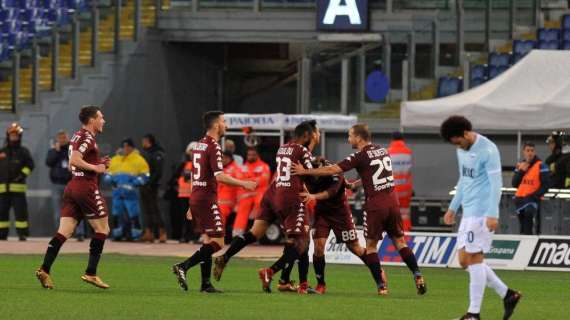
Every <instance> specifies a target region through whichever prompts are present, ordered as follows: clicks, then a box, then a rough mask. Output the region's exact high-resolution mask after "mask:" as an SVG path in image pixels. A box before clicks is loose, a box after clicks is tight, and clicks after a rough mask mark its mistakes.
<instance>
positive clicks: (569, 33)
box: [562, 29, 570, 41]
mask: <svg viewBox="0 0 570 320" xmlns="http://www.w3.org/2000/svg"><path fill="white" fill-rule="evenodd" d="M562 41H570V29H564V30H562Z"/></svg>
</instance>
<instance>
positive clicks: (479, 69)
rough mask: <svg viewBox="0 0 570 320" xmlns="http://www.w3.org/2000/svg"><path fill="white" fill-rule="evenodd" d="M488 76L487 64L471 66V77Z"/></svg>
mask: <svg viewBox="0 0 570 320" xmlns="http://www.w3.org/2000/svg"><path fill="white" fill-rule="evenodd" d="M486 76H487V65H484V64H476V65H474V66H472V67H471V75H470V79H471V80H473V79H475V78H485V77H486Z"/></svg>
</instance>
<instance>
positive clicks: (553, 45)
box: [537, 41, 560, 50]
mask: <svg viewBox="0 0 570 320" xmlns="http://www.w3.org/2000/svg"><path fill="white" fill-rule="evenodd" d="M537 48H538V49H543V50H558V49H559V48H560V42H558V41H539V42H538V46H537Z"/></svg>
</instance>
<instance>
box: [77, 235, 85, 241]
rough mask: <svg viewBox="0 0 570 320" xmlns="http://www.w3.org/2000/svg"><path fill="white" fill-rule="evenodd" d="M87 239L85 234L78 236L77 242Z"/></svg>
mask: <svg viewBox="0 0 570 320" xmlns="http://www.w3.org/2000/svg"><path fill="white" fill-rule="evenodd" d="M83 240H85V237H84V236H77V242H83Z"/></svg>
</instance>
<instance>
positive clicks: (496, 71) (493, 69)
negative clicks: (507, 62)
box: [489, 66, 509, 80]
mask: <svg viewBox="0 0 570 320" xmlns="http://www.w3.org/2000/svg"><path fill="white" fill-rule="evenodd" d="M507 69H509V67H508V66H498V67H497V66H490V67H489V80H491V79H494V78H496V77H497V76H498V75H500V74H501V73H503V72H505V71H507Z"/></svg>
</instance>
